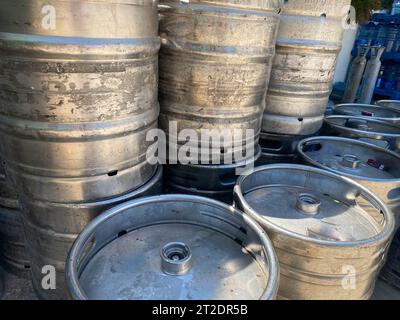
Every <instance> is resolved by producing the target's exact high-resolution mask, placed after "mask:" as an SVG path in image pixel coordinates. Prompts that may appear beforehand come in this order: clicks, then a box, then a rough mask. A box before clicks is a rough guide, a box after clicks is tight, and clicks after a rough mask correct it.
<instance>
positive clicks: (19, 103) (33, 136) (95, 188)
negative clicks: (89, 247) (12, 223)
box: [0, 0, 160, 298]
mask: <svg viewBox="0 0 400 320" xmlns="http://www.w3.org/2000/svg"><path fill="white" fill-rule="evenodd" d="M157 4H158V3H157V1H153V0H121V1H119V0H118V1H114V0H99V1H77V0H71V1H63V0H50V1H47V2H46V3H44V2H42V1H22V0H16V1H15V0H5V1H2V4H1V11H0V70H1V71H0V104H1V106H2V107H1V110H0V132H1V143H2V147H3V152H4V156H5V160H6V162H7V170H8V173H9V174H10V177H11V178H12V179H13V181H14V182H15V184H16V186H17V190H18V193H19V194H20V197H21V206H22V207H23V211H24V219H25V231H26V234H27V238H28V243H29V251H30V253H31V254H32V259H31V260H32V264H33V265H32V270H33V281H34V285H35V287H36V290H37V291H40V292H39V295H40V296H41V297H44V298H63V297H65V295H64V292H63V291H66V290H65V285H64V288H63V286H62V283H63V282H64V276H63V275H62V273H63V268H64V263H65V259H66V254H67V251H68V247H69V246H70V245H71V244H72V242H73V240H74V239H75V237H76V235H77V234H78V233H79V232H80V231H81V230H82V228H83V227H84V226H85V224H86V223H88V222H89V221H90V218H93V216H94V215H95V214H98V213H99V212H98V211H96V210H100V211H103V210H104V208H105V207H104V205H107V204H108V203H114V201H115V200H105V199H113V198H120V197H121V195H124V194H129V193H132V192H136V191H134V190H137V189H138V188H140V187H141V186H143V185H145V183H146V182H147V181H149V180H150V179H151V178H152V177H153V176H154V174H155V172H156V170H157V166H156V165H151V164H149V163H148V162H147V160H146V152H147V151H148V148H149V146H150V145H151V144H152V143H153V142H147V141H146V134H147V133H148V132H149V130H151V129H154V128H157V126H158V125H157V122H158V115H159V106H158V102H157V91H158V50H159V46H160V43H159V37H158V17H157ZM88 203H89V204H92V205H89V207H91V209H88V208H87V206H88V205H87V204H88ZM93 207H94V208H95V209H93ZM46 265H51V266H54V267H56V269H57V271H58V272H60V275H59V276H58V277H57V281H58V282H57V289H56V290H47V291H45V290H42V289H41V288H42V286H41V279H42V277H44V274H42V272H41V271H42V267H43V266H46Z"/></svg>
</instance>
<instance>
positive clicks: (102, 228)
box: [67, 195, 279, 300]
mask: <svg viewBox="0 0 400 320" xmlns="http://www.w3.org/2000/svg"><path fill="white" fill-rule="evenodd" d="M278 282H279V268H278V263H277V259H276V255H275V251H274V249H273V247H272V243H271V242H270V240H269V239H268V237H267V235H266V234H265V232H264V231H263V230H262V229H261V228H260V227H259V226H258V224H257V223H255V222H254V220H252V219H251V218H250V217H248V216H247V215H244V214H243V213H242V212H240V211H238V210H237V209H234V208H233V207H230V206H228V205H226V204H223V203H221V202H217V201H214V200H210V199H207V198H201V197H195V196H183V195H166V196H159V197H151V198H145V199H140V200H137V201H132V202H128V203H125V204H122V205H120V206H118V207H115V208H113V209H110V210H109V211H107V212H105V213H104V214H103V215H101V216H99V217H98V218H97V219H95V220H93V221H92V223H90V225H88V226H87V227H86V228H85V230H84V231H83V232H82V233H81V234H80V236H79V237H78V239H77V240H76V242H75V243H74V246H73V247H72V249H71V252H70V254H69V257H68V262H67V283H68V288H69V292H70V295H71V296H72V298H74V299H79V300H86V299H95V300H97V299H100V300H104V299H105V300H157V299H159V300H221V299H222V300H253V299H262V300H265V299H274V298H275V295H276V292H277V289H278Z"/></svg>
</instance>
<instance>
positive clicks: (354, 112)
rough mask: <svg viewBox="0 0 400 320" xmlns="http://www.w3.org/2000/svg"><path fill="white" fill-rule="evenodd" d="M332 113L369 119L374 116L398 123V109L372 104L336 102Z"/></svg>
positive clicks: (399, 111)
mask: <svg viewBox="0 0 400 320" xmlns="http://www.w3.org/2000/svg"><path fill="white" fill-rule="evenodd" d="M333 113H334V114H335V115H344V116H358V117H363V118H369V119H370V118H374V119H375V120H381V121H386V122H390V123H393V124H396V125H399V124H400V110H396V109H393V108H388V107H381V106H376V105H372V104H361V103H343V104H337V105H336V106H335V107H334V109H333Z"/></svg>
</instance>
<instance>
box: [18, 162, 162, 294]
mask: <svg viewBox="0 0 400 320" xmlns="http://www.w3.org/2000/svg"><path fill="white" fill-rule="evenodd" d="M161 193H162V166H159V168H158V170H157V172H156V174H155V175H154V176H153V177H152V179H151V180H150V181H149V182H148V183H147V184H145V185H144V186H142V187H140V188H139V189H136V190H133V191H132V192H129V193H127V194H123V195H121V196H118V197H115V198H107V199H104V200H101V201H96V202H92V203H91V202H87V203H76V204H60V203H50V202H43V201H38V200H32V199H23V201H22V203H23V205H25V206H26V207H23V208H22V212H23V215H24V227H25V233H26V238H27V247H28V250H29V252H30V254H31V258H32V282H33V286H34V289H35V291H36V293H37V295H38V296H39V297H41V298H46V299H65V298H66V297H67V294H66V293H67V292H66V284H65V261H66V259H67V255H68V252H69V250H70V248H71V246H72V244H73V242H74V241H75V239H76V238H77V236H78V234H79V233H80V232H81V231H82V230H83V229H84V227H85V226H86V225H87V224H88V223H89V222H90V221H91V220H92V219H94V218H95V217H97V216H98V215H99V214H101V213H103V212H104V211H105V210H108V209H109V208H111V207H113V206H116V205H118V204H120V203H123V202H126V201H129V200H133V199H138V198H142V197H147V196H153V195H158V194H161ZM47 265H50V266H54V267H55V269H56V275H57V277H56V280H57V283H56V284H57V285H56V288H57V289H56V290H43V289H42V286H41V281H42V278H43V276H44V275H43V274H42V268H43V266H47Z"/></svg>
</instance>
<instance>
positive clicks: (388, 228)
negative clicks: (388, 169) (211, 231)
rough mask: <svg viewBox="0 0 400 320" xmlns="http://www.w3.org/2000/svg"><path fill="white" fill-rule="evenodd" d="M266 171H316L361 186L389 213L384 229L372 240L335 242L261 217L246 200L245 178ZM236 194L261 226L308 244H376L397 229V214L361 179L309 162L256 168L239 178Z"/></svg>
mask: <svg viewBox="0 0 400 320" xmlns="http://www.w3.org/2000/svg"><path fill="white" fill-rule="evenodd" d="M266 170H299V171H301V172H303V173H305V174H307V173H316V174H321V175H325V176H327V177H331V178H333V179H337V180H338V181H342V182H344V183H347V184H349V185H351V186H354V187H356V188H357V190H359V191H360V192H361V193H362V194H363V195H365V196H367V197H368V198H369V200H370V201H372V202H374V203H375V204H376V205H377V207H379V208H380V209H381V212H382V214H383V215H384V216H385V224H384V225H383V226H382V230H381V231H380V232H377V234H376V235H375V236H373V237H370V238H368V239H361V240H349V241H333V240H326V239H319V238H312V237H309V236H306V235H303V234H301V233H298V232H295V231H292V230H289V229H287V228H285V227H282V226H281V225H279V224H277V223H275V222H272V221H270V220H269V219H266V218H265V217H264V216H260V215H259V214H258V213H257V212H256V211H255V210H254V209H253V207H252V206H251V204H250V203H249V202H248V201H247V200H246V198H245V194H244V193H243V189H242V187H243V184H244V183H245V181H246V180H247V179H248V178H249V177H252V176H255V175H256V174H257V173H259V172H263V171H266ZM234 197H235V203H237V204H239V205H240V207H241V208H243V210H244V212H246V213H247V214H249V215H250V216H251V217H253V218H254V219H255V220H256V221H257V222H258V223H260V225H262V226H265V227H266V228H268V229H270V230H271V229H272V230H274V232H276V233H278V234H284V235H286V236H289V237H291V238H294V239H299V240H301V241H305V242H308V243H314V244H316V245H323V246H327V247H341V248H348V247H357V246H367V245H372V244H376V243H377V242H385V241H387V240H388V239H389V238H390V237H391V235H392V234H393V232H394V228H395V222H394V216H393V214H392V213H391V211H390V210H389V209H388V207H387V206H386V205H385V204H384V203H383V201H382V200H380V199H379V198H378V197H377V196H375V195H374V194H373V193H372V192H371V191H369V190H368V189H367V188H365V187H364V186H362V185H361V184H359V183H358V182H356V181H354V180H352V179H350V178H347V177H344V176H340V175H338V174H336V173H333V172H330V171H326V170H323V169H319V168H315V167H309V166H305V165H297V164H274V165H267V166H262V167H258V168H256V169H255V170H254V171H252V172H250V173H249V174H247V175H244V176H241V177H240V178H239V179H238V182H237V184H236V186H235V189H234ZM317 205H318V206H319V205H320V204H317Z"/></svg>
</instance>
